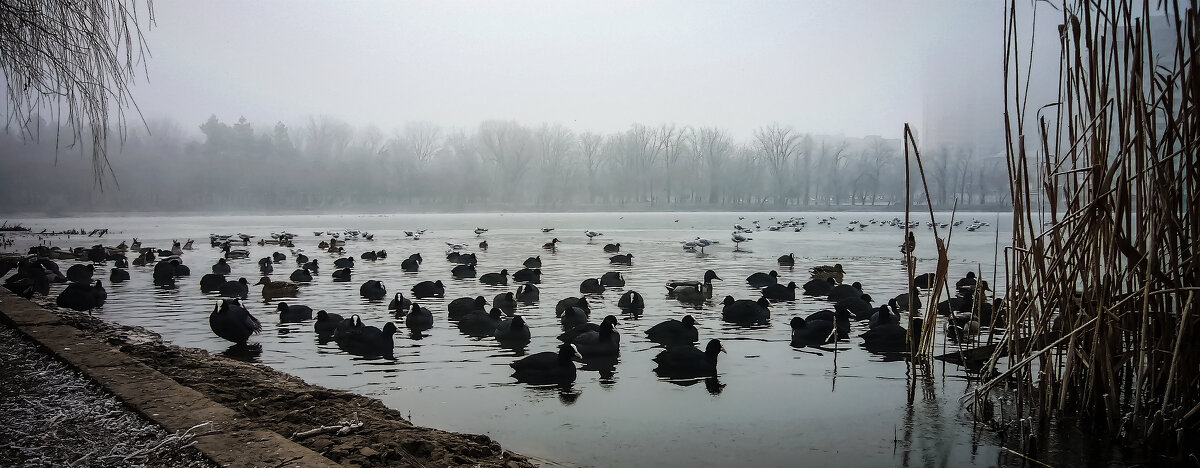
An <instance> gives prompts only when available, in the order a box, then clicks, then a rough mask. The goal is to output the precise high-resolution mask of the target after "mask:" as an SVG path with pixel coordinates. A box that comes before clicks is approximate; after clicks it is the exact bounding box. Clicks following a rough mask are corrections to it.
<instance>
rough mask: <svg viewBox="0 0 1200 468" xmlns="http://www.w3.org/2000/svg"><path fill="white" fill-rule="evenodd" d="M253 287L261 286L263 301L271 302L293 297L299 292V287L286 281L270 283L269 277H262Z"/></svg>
mask: <svg viewBox="0 0 1200 468" xmlns="http://www.w3.org/2000/svg"><path fill="white" fill-rule="evenodd" d="M254 285H255V286H258V285H262V295H263V300H267V301H269V300H271V299H274V298H277V297H295V296H296V293H297V292H299V291H300V287H299V286H297V285H296V283H291V282H287V281H271V278H269V277H266V276H264V277H262V278H260V279H259V280H258V282H257V283H254Z"/></svg>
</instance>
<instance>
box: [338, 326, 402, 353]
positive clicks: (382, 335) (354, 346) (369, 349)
mask: <svg viewBox="0 0 1200 468" xmlns="http://www.w3.org/2000/svg"><path fill="white" fill-rule="evenodd" d="M395 334H396V324H394V323H392V322H388V323H386V324H384V325H383V328H382V329H380V328H376V327H374V326H370V325H363V326H356V327H354V328H353V332H352V333H347V334H343V335H341V336H339V337H336V339H337V344H338V347H339V348H341V349H342V350H344V351H346V352H347V353H350V354H355V355H359V356H391V355H392V352H393V350H394V349H395V346H396V345H395V340H394V339H393V338H392V335H395Z"/></svg>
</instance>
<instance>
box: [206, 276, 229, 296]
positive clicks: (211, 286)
mask: <svg viewBox="0 0 1200 468" xmlns="http://www.w3.org/2000/svg"><path fill="white" fill-rule="evenodd" d="M224 284H225V275H218V274H216V273H209V274H207V275H204V276H202V277H200V292H206V293H207V292H214V291H219V290H220V289H221V286H223V285H224Z"/></svg>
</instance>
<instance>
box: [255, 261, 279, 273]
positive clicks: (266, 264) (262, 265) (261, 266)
mask: <svg viewBox="0 0 1200 468" xmlns="http://www.w3.org/2000/svg"><path fill="white" fill-rule="evenodd" d="M258 271H259V273H262V274H264V275H269V274H271V273H274V272H275V267H274V266H272V265H271V259H270V258H268V257H263V258H260V259H258Z"/></svg>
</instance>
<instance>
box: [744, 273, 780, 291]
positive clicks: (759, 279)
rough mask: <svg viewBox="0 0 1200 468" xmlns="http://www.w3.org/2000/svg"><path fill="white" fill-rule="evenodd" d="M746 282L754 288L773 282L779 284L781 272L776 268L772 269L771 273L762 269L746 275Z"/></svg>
mask: <svg viewBox="0 0 1200 468" xmlns="http://www.w3.org/2000/svg"><path fill="white" fill-rule="evenodd" d="M746 283H749V284H750V287H752V288H762V287H766V286H770V285H772V284H778V283H779V273H778V272H776V271H775V270H771V272H770V273H763V272H761V271H760V272H757V273H754V274H752V275H750V276H748V277H746Z"/></svg>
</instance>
